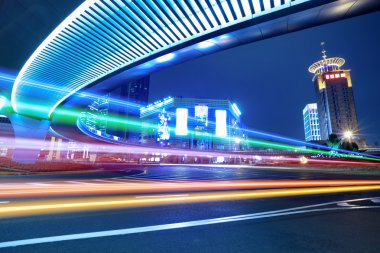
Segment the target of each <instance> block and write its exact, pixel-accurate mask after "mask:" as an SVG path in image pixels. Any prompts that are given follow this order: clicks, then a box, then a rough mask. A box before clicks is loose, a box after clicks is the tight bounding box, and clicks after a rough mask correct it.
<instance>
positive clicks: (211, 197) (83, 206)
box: [0, 185, 380, 218]
mask: <svg viewBox="0 0 380 253" xmlns="http://www.w3.org/2000/svg"><path fill="white" fill-rule="evenodd" d="M372 190H380V185H370V186H343V187H317V188H298V189H283V190H255V191H248V190H247V191H230V192H205V193H191V194H188V195H186V196H173V197H167V195H163V196H162V197H157V196H156V197H154V198H149V197H148V198H136V196H128V197H104V198H94V199H85V198H81V199H64V200H51V201H40V202H38V201H36V202H29V201H27V202H26V203H22V202H19V203H14V202H12V203H9V204H5V205H4V206H2V208H0V217H3V218H4V217H16V216H29V215H41V214H52V213H64V212H78V211H94V210H108V209H114V208H128V207H140V206H154V205H165V204H177V203H181V204H183V203H193V202H210V201H227V200H239V199H255V198H273V197H286V196H303V195H314V194H328V193H343V192H354V191H372Z"/></svg>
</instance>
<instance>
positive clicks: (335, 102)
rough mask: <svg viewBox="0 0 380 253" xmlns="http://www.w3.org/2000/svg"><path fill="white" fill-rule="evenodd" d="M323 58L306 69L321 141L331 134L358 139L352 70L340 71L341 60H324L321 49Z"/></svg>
mask: <svg viewBox="0 0 380 253" xmlns="http://www.w3.org/2000/svg"><path fill="white" fill-rule="evenodd" d="M322 46H323V43H322ZM322 58H323V59H322V60H320V61H318V62H316V63H314V64H312V65H311V66H310V67H309V72H310V73H312V74H314V77H313V79H312V80H313V82H314V86H315V92H316V97H317V107H318V117H319V126H320V133H321V139H322V140H327V139H328V136H329V135H330V134H332V133H334V134H338V135H339V136H344V135H345V133H348V132H349V133H353V136H354V137H355V138H359V126H358V121H357V117H356V110H355V102H354V95H353V90H352V81H351V74H350V71H351V70H349V69H342V68H341V67H342V66H343V64H344V63H345V60H344V59H343V58H339V57H333V58H327V55H326V51H325V50H324V49H323V51H322Z"/></svg>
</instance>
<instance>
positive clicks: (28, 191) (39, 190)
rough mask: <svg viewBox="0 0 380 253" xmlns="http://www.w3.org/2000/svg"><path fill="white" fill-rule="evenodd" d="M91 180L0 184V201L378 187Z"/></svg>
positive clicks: (344, 182) (379, 182) (319, 183)
mask: <svg viewBox="0 0 380 253" xmlns="http://www.w3.org/2000/svg"><path fill="white" fill-rule="evenodd" d="M93 182H94V181H91V180H87V181H83V183H84V184H78V185H72V184H67V183H56V182H48V183H46V184H44V183H41V184H38V185H28V184H3V185H0V197H1V198H25V197H28V196H69V195H105V194H139V193H149V192H152V193H159V192H176V191H217V190H224V191H225V190H252V189H275V188H276V189H278V188H294V187H326V186H359V185H380V180H237V181H232V182H230V181H205V182H200V181H198V182H178V181H171V182H158V181H144V182H141V181H140V182H139V183H136V181H133V180H131V181H125V182H123V183H121V182H109V183H108V182H107V183H102V184H93Z"/></svg>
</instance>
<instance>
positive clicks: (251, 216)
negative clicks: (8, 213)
mask: <svg viewBox="0 0 380 253" xmlns="http://www.w3.org/2000/svg"><path fill="white" fill-rule="evenodd" d="M366 208H367V209H374V208H380V206H357V207H333V208H320V209H309V210H299V211H290V212H277V213H276V211H271V212H263V213H253V214H245V215H236V216H228V217H222V218H214V219H205V220H195V221H186V222H178V223H169V224H163V225H154V226H145V227H135V228H126V229H117V230H106V231H98V232H90V233H81V234H71V235H59V236H50V237H41V238H34V239H25V240H17V241H8V242H1V243H0V248H8V247H16V246H25V245H32V244H41V243H51V242H61V241H71V240H79V239H90V238H99V237H110V236H116V235H128V234H136V233H146V232H154V231H162V230H169V229H178V228H186V227H196V226H204V225H212V224H218V223H227V222H234V221H243V220H254V219H262V218H269V217H276V216H285V215H294V214H303V213H311V212H322V211H337V210H358V209H366Z"/></svg>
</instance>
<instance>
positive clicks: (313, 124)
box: [302, 103, 321, 141]
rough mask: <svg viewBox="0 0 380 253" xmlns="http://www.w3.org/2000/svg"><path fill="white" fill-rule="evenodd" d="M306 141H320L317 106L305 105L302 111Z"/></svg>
mask: <svg viewBox="0 0 380 253" xmlns="http://www.w3.org/2000/svg"><path fill="white" fill-rule="evenodd" d="M302 114H303V125H304V129H305V140H306V141H319V140H321V132H320V128H319V118H318V110H317V104H316V103H314V104H307V105H306V106H305V108H304V109H303V111H302Z"/></svg>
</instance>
